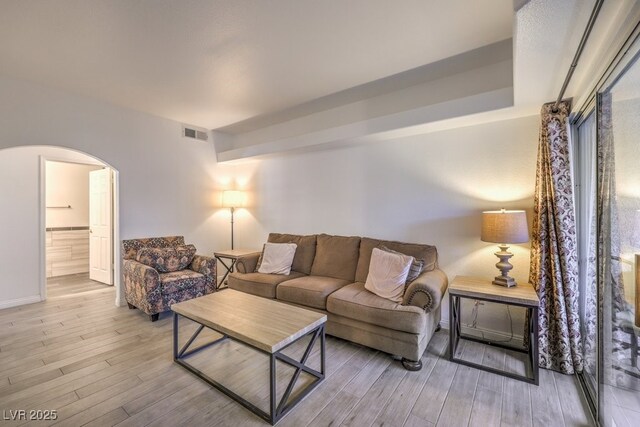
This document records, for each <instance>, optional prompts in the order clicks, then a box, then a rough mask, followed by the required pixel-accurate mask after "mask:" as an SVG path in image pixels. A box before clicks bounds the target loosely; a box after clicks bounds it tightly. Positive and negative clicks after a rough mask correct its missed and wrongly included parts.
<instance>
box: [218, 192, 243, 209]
mask: <svg viewBox="0 0 640 427" xmlns="http://www.w3.org/2000/svg"><path fill="white" fill-rule="evenodd" d="M243 204H244V193H243V192H242V191H238V190H226V191H223V192H222V207H223V208H239V207H242V205H243Z"/></svg>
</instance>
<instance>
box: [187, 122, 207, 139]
mask: <svg viewBox="0 0 640 427" xmlns="http://www.w3.org/2000/svg"><path fill="white" fill-rule="evenodd" d="M182 136H183V137H185V138H191V139H197V140H200V141H208V140H209V132H207V130H206V129H202V128H197V127H195V126H190V125H182Z"/></svg>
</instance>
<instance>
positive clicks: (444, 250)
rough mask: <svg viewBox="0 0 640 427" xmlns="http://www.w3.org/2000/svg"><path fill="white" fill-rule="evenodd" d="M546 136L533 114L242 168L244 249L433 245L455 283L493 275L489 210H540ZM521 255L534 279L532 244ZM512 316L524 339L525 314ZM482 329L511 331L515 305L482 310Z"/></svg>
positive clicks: (518, 267) (524, 271) (517, 249)
mask: <svg viewBox="0 0 640 427" xmlns="http://www.w3.org/2000/svg"><path fill="white" fill-rule="evenodd" d="M537 139H538V118H537V117H536V116H531V117H525V118H521V119H515V120H509V121H503V122H496V123H490V124H485V125H479V126H473V127H465V128H459V129H455V130H449V131H444V132H438V133H433V134H425V135H420V136H415V137H409V138H404V139H400V140H392V141H386V142H381V143H375V144H370V145H359V146H353V147H348V148H343V149H331V150H324V151H316V152H310V153H304V154H295V155H283V156H279V157H273V158H269V159H266V160H260V161H255V162H252V163H244V164H240V165H238V166H236V170H235V172H234V174H235V176H236V177H237V178H238V181H239V183H240V185H241V186H242V187H245V188H247V189H249V190H250V191H251V193H252V195H253V201H252V203H250V205H251V206H250V207H248V208H247V209H244V210H240V211H238V215H237V219H238V222H237V224H236V235H237V239H238V242H239V244H238V246H245V247H255V248H259V247H260V246H261V243H262V242H263V241H264V240H265V239H266V237H267V234H268V233H269V232H271V231H274V232H290V233H330V234H331V233H332V234H342V235H361V236H370V237H377V238H383V239H394V240H401V241H407V242H419V243H427V244H433V245H436V246H437V248H438V253H439V258H440V266H441V268H442V269H443V270H444V271H445V272H446V273H447V275H448V276H449V278H450V279H453V277H455V276H456V275H459V274H463V275H474V276H481V277H485V278H487V279H492V278H493V277H494V276H495V275H497V273H498V270H497V269H496V268H495V263H496V262H497V261H498V259H497V258H496V257H495V255H493V253H494V252H495V251H497V250H498V248H497V246H496V245H493V244H488V243H483V242H481V241H480V221H481V220H480V212H481V211H483V210H487V209H496V208H501V207H506V208H519V209H530V208H531V207H532V206H533V192H534V186H535V164H536V152H537ZM528 216H529V220H531V211H529V212H528ZM512 252H514V253H515V256H514V258H513V259H512V263H513V264H514V266H515V268H514V270H513V271H512V276H514V277H515V278H516V279H517V280H518V281H519V282H526V281H527V279H528V274H529V245H528V244H526V245H514V246H512ZM512 313H514V315H515V317H516V319H515V325H514V328H515V331H514V332H515V333H516V334H517V335H521V334H522V326H521V325H522V313H521V312H520V311H519V310H518V309H512ZM443 318H444V319H448V314H447V310H446V309H445V312H444V314H443ZM479 326H483V327H485V328H487V329H494V330H502V331H505V332H507V333H508V331H509V321H508V315H507V312H506V309H505V307H504V306H497V307H493V308H492V309H489V308H485V307H482V308H481V309H480V315H479Z"/></svg>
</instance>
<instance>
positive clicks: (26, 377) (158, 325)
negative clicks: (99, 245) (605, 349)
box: [0, 281, 593, 427]
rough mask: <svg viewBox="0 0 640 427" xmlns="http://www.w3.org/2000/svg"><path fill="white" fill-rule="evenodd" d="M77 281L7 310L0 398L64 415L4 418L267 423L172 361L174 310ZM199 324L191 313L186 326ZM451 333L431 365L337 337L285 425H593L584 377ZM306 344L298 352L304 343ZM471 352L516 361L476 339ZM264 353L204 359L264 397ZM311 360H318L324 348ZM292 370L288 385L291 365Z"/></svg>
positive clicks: (1, 402) (226, 349) (226, 346)
mask: <svg viewBox="0 0 640 427" xmlns="http://www.w3.org/2000/svg"><path fill="white" fill-rule="evenodd" d="M72 288H73V291H72V292H73V293H71V294H64V292H62V291H61V293H60V294H56V293H54V292H50V298H49V299H48V300H47V301H46V302H44V303H38V304H31V305H27V306H22V307H16V308H10V309H5V310H1V311H0V325H1V328H0V409H1V410H2V411H3V413H4V414H5V415H7V416H8V415H9V412H8V411H9V410H20V409H24V410H29V409H42V410H53V409H55V410H57V413H58V419H57V420H56V421H31V422H29V421H16V422H12V421H8V420H3V419H2V418H0V424H2V425H20V424H24V425H37V426H45V425H51V424H56V425H64V426H82V425H86V426H110V425H118V426H144V425H153V426H176V425H190V426H200V425H202V426H204V425H228V426H239V425H243V426H244V425H256V426H257V425H267V424H266V423H264V422H263V421H261V420H259V419H258V418H257V417H255V416H254V415H252V414H251V413H249V412H248V411H246V410H245V409H244V408H242V407H241V406H239V405H238V404H236V403H235V402H233V401H232V400H230V399H229V398H227V397H226V396H224V395H222V394H221V393H219V392H218V391H217V390H215V389H212V388H211V387H209V386H208V385H207V384H205V383H204V382H202V381H201V380H199V379H198V378H196V377H194V376H193V375H191V374H190V373H188V372H187V371H185V370H184V369H183V368H181V367H180V366H178V365H176V364H174V363H173V362H172V355H171V340H172V332H171V318H170V316H168V315H167V314H164V315H162V316H161V317H160V320H159V321H157V322H154V323H152V322H150V321H149V319H148V317H147V316H146V315H144V314H143V313H141V312H139V311H138V310H129V309H127V308H126V307H120V308H118V307H115V306H114V304H113V302H114V289H113V288H112V287H108V288H104V287H100V286H98V287H96V285H95V284H92V283H91V282H89V281H86V288H85V289H84V291H83V290H82V286H81V285H80V284H79V283H74V285H73V286H72ZM223 292H224V291H223ZM52 295H56V296H52ZM194 329H195V325H192V324H186V322H183V323H182V325H181V336H183V337H186V336H187V334H188V333H189V332H190V331H193V330H194ZM205 338H206V337H205ZM447 341H448V338H447V333H446V331H441V332H439V333H437V334H436V335H435V336H434V338H433V339H432V341H431V343H430V345H429V347H428V349H427V351H426V352H425V354H424V356H423V359H422V361H423V364H424V367H423V369H422V370H421V371H419V372H408V371H406V370H405V369H404V368H402V366H401V364H400V363H399V362H398V361H394V360H393V359H392V358H391V357H390V356H388V355H386V354H383V353H380V352H377V351H374V350H371V349H368V348H365V347H362V346H358V345H354V344H351V343H349V342H346V341H343V340H340V339H336V338H332V337H328V339H327V370H328V376H327V378H326V379H325V381H324V382H323V383H322V384H321V385H320V386H319V387H318V388H317V389H316V390H315V391H314V392H313V393H311V394H310V395H309V396H308V397H307V398H306V399H305V400H303V401H302V402H301V403H300V404H299V405H298V406H297V407H296V408H294V409H293V411H291V412H290V413H289V414H288V415H287V416H286V417H285V418H284V419H282V420H281V421H280V422H279V423H278V425H279V426H304V425H309V426H328V425H345V426H347V425H352V426H368V425H376V426H383V425H384V426H403V425H404V426H408V427H409V426H431V425H438V426H466V425H471V426H498V425H513V426H534V425H535V426H588V425H593V424H592V421H591V418H590V416H589V415H588V410H587V407H586V402H585V401H584V400H583V398H582V396H581V393H580V392H579V390H578V385H577V381H576V379H575V378H574V377H572V376H565V375H561V374H557V373H554V372H550V371H545V370H542V371H541V383H540V386H539V387H536V386H532V385H529V384H525V383H523V382H519V381H515V380H511V379H508V378H503V377H500V376H497V375H494V374H490V373H486V372H482V371H478V370H476V369H473V368H468V367H465V366H462V365H458V364H455V363H451V362H449V361H448V360H447V357H446V349H447ZM304 346H305V343H300V345H299V346H297V347H295V348H293V349H292V350H291V351H292V353H293V354H294V355H295V354H300V352H301V351H302V350H303V348H304ZM461 351H462V352H465V353H467V354H468V355H469V357H473V358H476V359H477V360H484V361H486V362H487V363H489V364H493V365H496V364H497V365H502V364H507V365H508V363H509V361H508V360H507V358H505V357H504V356H502V355H500V354H499V353H496V352H495V351H494V350H493V349H489V350H486V351H485V350H484V348H482V347H481V346H478V345H475V344H473V343H472V344H470V345H467V346H463V347H462V348H461ZM212 355H215V356H217V357H215V358H214V357H211V356H212ZM260 357H262V356H260V355H258V354H257V353H255V352H252V351H250V350H248V349H247V348H246V347H243V346H240V345H239V344H235V343H233V342H228V341H226V342H225V343H223V344H221V345H220V346H219V347H217V348H215V349H213V350H207V351H205V352H202V353H199V354H197V355H196V356H194V361H193V363H194V364H197V363H200V364H201V365H202V366H203V367H204V366H207V367H208V369H210V370H211V371H210V372H211V373H212V375H216V374H217V375H218V377H217V378H220V379H222V380H224V382H225V383H226V384H227V385H228V386H230V387H231V388H233V389H234V390H238V391H239V392H240V393H241V394H243V395H244V396H245V397H247V398H249V399H254V400H256V403H258V401H259V400H260V399H264V398H265V397H266V395H267V393H268V378H267V375H266V371H265V370H264V368H265V367H266V365H265V361H264V360H262V359H260ZM311 359H312V360H313V362H312V363H318V359H319V357H318V352H317V351H316V352H314V353H313V354H312V356H311ZM281 374H282V376H281V377H279V381H278V384H279V389H282V387H283V384H284V385H285V386H286V383H284V381H285V379H286V378H285V376H286V375H289V374H290V372H288V371H287V370H286V369H283V370H281ZM252 401H253V400H252ZM264 403H266V402H264ZM2 415H3V414H0V416H2Z"/></svg>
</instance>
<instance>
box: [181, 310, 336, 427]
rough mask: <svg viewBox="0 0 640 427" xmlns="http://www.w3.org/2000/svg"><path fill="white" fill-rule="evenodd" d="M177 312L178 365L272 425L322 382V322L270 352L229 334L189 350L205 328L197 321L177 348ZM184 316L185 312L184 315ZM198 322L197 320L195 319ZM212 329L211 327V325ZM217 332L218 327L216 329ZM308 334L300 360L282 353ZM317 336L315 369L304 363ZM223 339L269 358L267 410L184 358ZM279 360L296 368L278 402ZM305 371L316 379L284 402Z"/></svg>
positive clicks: (323, 346) (323, 374)
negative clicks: (317, 355)
mask: <svg viewBox="0 0 640 427" xmlns="http://www.w3.org/2000/svg"><path fill="white" fill-rule="evenodd" d="M178 316H179V314H178V313H173V360H174V361H175V362H176V363H177V364H179V365H181V366H182V367H184V368H185V369H187V370H188V371H190V372H191V373H193V374H194V375H196V376H197V377H199V378H201V379H203V380H204V381H206V382H207V383H209V384H210V385H212V386H213V387H215V388H216V389H218V390H219V391H221V392H222V393H224V394H226V395H227V396H229V397H230V398H232V399H233V400H235V401H236V402H238V403H240V404H241V405H242V406H244V407H245V408H247V409H248V410H250V411H251V412H253V413H254V414H256V415H258V416H259V417H260V418H262V419H263V420H265V421H267V422H269V423H271V425H274V424H275V423H277V422H278V421H279V420H280V419H281V418H282V417H283V416H285V415H286V414H287V413H288V412H289V411H290V410H291V409H293V407H294V406H295V405H296V404H298V402H300V401H301V400H302V399H304V398H305V397H306V396H307V395H308V394H309V393H311V391H313V389H315V388H316V387H317V386H318V384H320V382H322V380H324V377H325V364H326V362H325V334H324V324H322V325H320V326H318V327H317V328H315V329H313V330H311V331H310V332H308V333H307V334H305V335H303V336H301V337H300V338H298V339H297V340H295V341H293V342H291V343H289V344H287V345H286V346H285V347H283V348H282V349H280V350H279V351H277V352H274V353H269V352H266V351H264V350H262V349H259V348H257V347H254V346H252V345H250V344H248V343H245V342H242V341H239V340H235V339H233V338H232V337H229V336H227V335H224V334H223V336H222V337H221V338H219V339H217V340H214V341H211V342H209V343H206V344H202V345H200V346H198V347H196V348H194V349H191V350H189V346H191V344H193V342H194V341H195V339H196V338H197V337H198V335H199V334H200V332H202V330H203V329H204V328H205V326H204V325H202V324H201V325H200V326H199V327H198V329H197V330H196V331H195V332H194V333H193V335H192V336H191V338H189V340H188V341H187V342H186V343H185V344H184V346H182V348H180V349H179V348H178ZM183 317H184V316H183ZM189 320H192V321H194V322H195V320H193V319H189ZM196 323H197V322H196ZM212 330H214V329H212ZM216 332H219V331H216ZM309 335H311V341H310V342H309V345H308V346H307V349H306V350H305V352H304V354H303V356H302V358H301V359H300V360H295V359H292V358H291V357H289V356H287V355H286V354H283V353H282V351H283V350H284V349H286V348H287V347H289V346H290V345H292V344H293V343H295V342H298V341H299V340H301V339H303V338H305V337H307V336H309ZM318 338H320V372H318V371H316V370H315V369H313V368H310V367H309V366H307V365H306V362H307V359H308V358H309V355H310V354H311V351H312V350H313V347H314V345H315V343H316V341H317V340H318ZM226 339H231V340H233V341H236V342H240V343H242V344H244V345H247V346H249V347H251V348H253V349H254V350H257V351H259V352H261V353H263V354H266V355H267V356H269V360H270V368H269V385H270V392H269V396H270V397H269V412H265V411H263V410H262V409H260V408H258V407H257V406H256V405H254V404H253V403H251V402H249V401H248V400H246V399H245V398H243V397H242V396H240V395H238V394H236V393H234V392H233V391H232V390H229V389H228V388H227V387H225V386H224V385H222V384H220V383H219V382H217V381H216V380H214V379H213V378H211V377H209V376H208V375H207V374H205V373H204V372H202V371H200V370H199V369H198V368H196V367H194V366H192V365H190V364H189V363H187V362H186V361H185V358H186V357H188V356H190V355H192V354H194V353H196V352H198V351H200V350H203V349H205V348H208V347H211V346H213V345H214V344H218V343H220V342H222V341H225V340H226ZM277 360H280V361H281V362H284V363H286V364H288V365H290V366H293V367H294V368H296V371H295V372H294V374H293V376H292V377H291V380H290V381H289V384H288V385H287V388H286V390H285V392H284V394H283V395H282V398H281V399H280V401H279V402H276V399H277V396H276V361H277ZM303 371H304V372H306V373H308V374H310V375H312V376H313V377H315V380H314V381H313V382H312V383H311V384H309V385H307V386H306V387H305V388H304V389H303V390H301V391H300V392H299V393H298V395H297V396H296V397H295V398H293V399H292V400H291V402H287V401H288V400H289V397H290V396H291V392H292V391H293V388H294V387H295V385H296V382H297V381H298V378H299V377H300V374H301V373H302V372H303Z"/></svg>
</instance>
